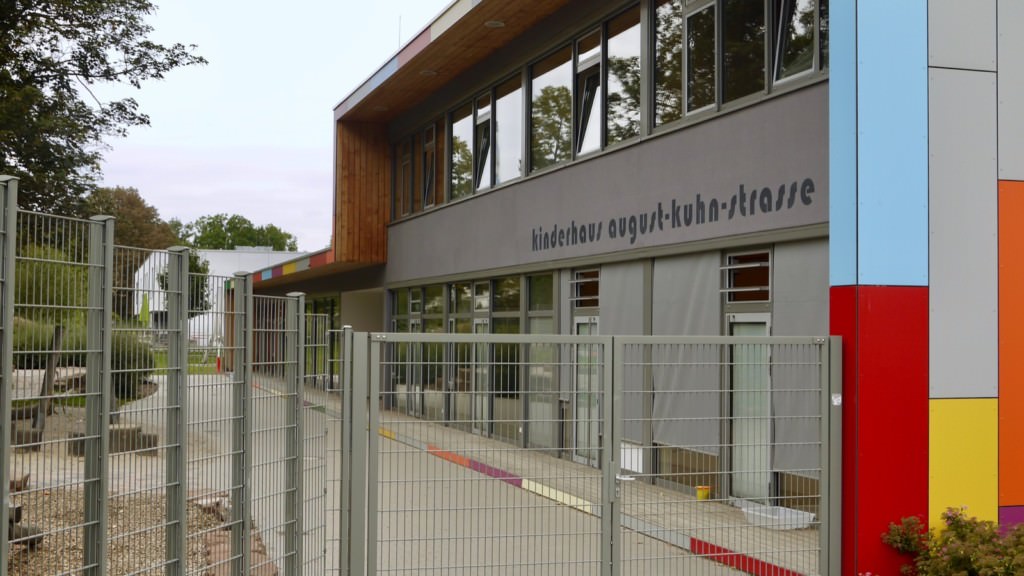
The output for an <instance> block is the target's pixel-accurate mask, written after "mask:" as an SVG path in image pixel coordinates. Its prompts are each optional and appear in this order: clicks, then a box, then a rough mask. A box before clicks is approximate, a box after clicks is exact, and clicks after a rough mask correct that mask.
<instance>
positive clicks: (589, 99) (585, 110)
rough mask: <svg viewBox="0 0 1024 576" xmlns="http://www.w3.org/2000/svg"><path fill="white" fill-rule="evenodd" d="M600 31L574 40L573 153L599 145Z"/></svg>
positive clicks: (585, 151) (599, 146)
mask: <svg viewBox="0 0 1024 576" xmlns="http://www.w3.org/2000/svg"><path fill="white" fill-rule="evenodd" d="M600 111H601V33H600V32H599V31H598V32H594V33H592V34H589V35H587V36H585V37H583V38H581V39H580V40H579V41H578V42H576V153H577V154H585V153H587V152H593V151H594V150H598V149H600V148H601V112H600Z"/></svg>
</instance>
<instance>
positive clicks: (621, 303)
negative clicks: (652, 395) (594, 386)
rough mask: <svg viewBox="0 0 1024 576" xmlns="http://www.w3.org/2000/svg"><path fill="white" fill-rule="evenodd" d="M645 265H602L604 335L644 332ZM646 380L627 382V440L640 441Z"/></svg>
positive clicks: (634, 379)
mask: <svg viewBox="0 0 1024 576" xmlns="http://www.w3.org/2000/svg"><path fill="white" fill-rule="evenodd" d="M645 292H646V291H645V289H644V263H643V262H642V261H634V262H625V263H621V264H605V265H604V266H601V316H600V320H599V324H598V330H599V331H600V332H601V333H602V334H615V335H626V334H643V333H644V315H643V313H644V294H645ZM643 389H644V381H643V378H626V379H625V381H624V382H623V389H622V392H623V399H624V402H623V414H622V417H623V418H624V419H625V429H624V430H623V431H622V434H623V438H625V439H626V440H631V441H634V442H640V441H641V440H642V439H643V438H642V433H643V429H642V427H641V423H642V419H643V403H642V397H641V396H640V392H642V391H643Z"/></svg>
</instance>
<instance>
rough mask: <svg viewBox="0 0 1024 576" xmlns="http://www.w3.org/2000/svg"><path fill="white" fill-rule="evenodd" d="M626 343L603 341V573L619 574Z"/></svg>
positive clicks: (608, 339) (606, 574)
mask: <svg viewBox="0 0 1024 576" xmlns="http://www.w3.org/2000/svg"><path fill="white" fill-rule="evenodd" d="M622 346H623V345H622V344H621V343H620V341H618V340H616V339H614V338H610V337H609V338H602V342H601V359H602V373H601V383H602V388H601V400H602V401H601V421H602V423H603V426H602V428H603V433H602V439H603V442H602V444H603V446H601V452H600V454H601V473H602V482H601V483H602V485H603V486H602V490H601V541H602V544H603V545H602V546H601V575H602V576H615V575H617V574H619V568H620V566H619V564H620V562H621V550H620V548H621V544H620V542H619V540H620V538H619V532H620V531H621V528H620V527H619V509H620V504H619V499H620V497H621V486H620V480H619V471H620V468H619V450H621V446H622V440H621V436H622V429H621V426H620V424H619V420H618V419H619V411H620V410H619V405H620V403H621V402H622V390H621V382H622V379H623V377H624V375H625V368H624V367H623V363H622V360H623V358H624V357H625V355H624V354H623V352H622V349H621V347H622Z"/></svg>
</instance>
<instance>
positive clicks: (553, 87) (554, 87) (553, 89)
mask: <svg viewBox="0 0 1024 576" xmlns="http://www.w3.org/2000/svg"><path fill="white" fill-rule="evenodd" d="M531 70H532V74H531V78H532V84H531V100H530V170H540V169H542V168H547V167H549V166H554V165H556V164H560V163H562V162H565V161H566V160H569V159H570V158H571V156H572V148H571V146H572V47H571V46H565V47H564V48H562V49H561V50H558V51H557V52H555V53H554V54H552V55H550V56H548V57H547V58H545V59H543V60H541V61H540V62H537V63H536V64H534V65H533V67H532V69H531Z"/></svg>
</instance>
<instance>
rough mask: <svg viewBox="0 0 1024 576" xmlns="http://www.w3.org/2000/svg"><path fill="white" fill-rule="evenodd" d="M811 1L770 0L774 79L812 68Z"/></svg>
mask: <svg viewBox="0 0 1024 576" xmlns="http://www.w3.org/2000/svg"><path fill="white" fill-rule="evenodd" d="M814 4H815V2H814V0H773V3H772V7H773V9H774V14H775V22H776V23H777V26H778V33H777V36H776V42H775V71H774V79H775V81H776V82H778V81H780V80H785V79H786V78H792V77H793V76H797V75H799V74H802V73H804V72H809V71H811V70H814V27H815V17H816V14H815V9H814V8H815V7H814Z"/></svg>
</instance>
